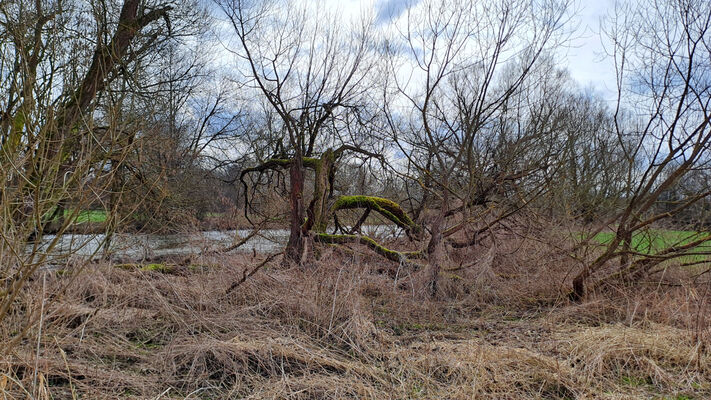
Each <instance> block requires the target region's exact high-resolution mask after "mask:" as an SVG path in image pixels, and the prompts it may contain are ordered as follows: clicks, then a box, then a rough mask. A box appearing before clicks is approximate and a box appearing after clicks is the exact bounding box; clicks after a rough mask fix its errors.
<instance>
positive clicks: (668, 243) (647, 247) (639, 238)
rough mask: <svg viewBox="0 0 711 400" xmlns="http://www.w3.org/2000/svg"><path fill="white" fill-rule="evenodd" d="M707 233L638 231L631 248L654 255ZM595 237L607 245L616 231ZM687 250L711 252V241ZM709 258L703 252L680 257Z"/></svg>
mask: <svg viewBox="0 0 711 400" xmlns="http://www.w3.org/2000/svg"><path fill="white" fill-rule="evenodd" d="M706 234H707V233H705V232H694V231H676V230H661V229H650V230H648V231H644V232H637V233H636V234H634V235H633V236H632V243H631V249H632V250H633V251H635V252H637V253H642V254H649V255H654V254H657V253H659V252H660V251H663V250H665V249H668V248H670V247H675V246H684V245H686V244H689V243H691V242H693V241H695V240H698V239H699V238H700V237H701V236H702V235H706ZM594 239H595V241H596V242H598V243H600V244H601V245H607V244H609V243H611V242H612V241H613V240H614V239H615V233H614V232H600V233H598V234H597V235H595V238H594ZM687 252H689V253H697V252H711V241H707V242H704V243H701V244H700V245H699V246H697V247H696V248H692V249H689V250H688V251H687ZM709 259H711V258H710V257H709V256H707V255H702V254H690V255H687V256H681V257H679V258H678V260H679V261H680V262H682V263H687V262H699V261H706V260H709Z"/></svg>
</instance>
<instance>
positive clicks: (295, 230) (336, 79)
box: [218, 0, 412, 263]
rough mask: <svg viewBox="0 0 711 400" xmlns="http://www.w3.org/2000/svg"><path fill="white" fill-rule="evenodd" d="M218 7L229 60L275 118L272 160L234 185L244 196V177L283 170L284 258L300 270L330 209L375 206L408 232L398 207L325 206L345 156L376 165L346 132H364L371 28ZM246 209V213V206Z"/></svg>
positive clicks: (299, 13)
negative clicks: (307, 189)
mask: <svg viewBox="0 0 711 400" xmlns="http://www.w3.org/2000/svg"><path fill="white" fill-rule="evenodd" d="M218 4H219V6H220V7H221V9H222V10H223V12H224V13H225V15H226V16H227V17H228V19H229V21H230V22H231V25H232V28H233V31H234V34H235V36H236V37H237V41H238V42H239V48H238V50H235V52H234V53H235V55H236V56H237V57H238V59H239V60H241V61H243V62H244V65H245V67H246V69H247V71H249V72H248V74H247V75H248V78H249V84H250V85H251V86H252V88H253V89H255V90H256V91H257V93H259V95H260V96H261V98H263V99H264V100H265V103H266V104H267V106H268V108H269V109H270V111H271V112H270V113H267V115H270V114H271V113H273V114H275V115H276V116H277V118H275V119H272V118H267V121H268V123H269V131H270V132H271V133H270V134H269V135H270V136H272V137H273V139H272V140H270V141H269V143H270V144H271V145H272V146H274V148H273V150H272V152H271V154H269V155H268V157H267V158H266V159H264V160H258V161H259V162H260V164H259V165H257V166H254V167H251V168H248V169H245V170H243V171H242V173H241V177H240V179H241V180H242V182H243V183H244V185H245V193H246V192H247V187H246V186H247V183H246V181H245V177H246V176H247V175H250V174H255V173H256V174H259V175H260V176H261V174H262V173H265V172H270V171H280V170H285V169H288V170H289V185H290V189H289V208H290V236H289V242H288V245H287V249H286V253H285V255H286V258H287V259H289V260H291V261H294V262H297V263H301V262H302V260H303V258H304V255H305V254H306V252H305V240H306V238H307V237H308V235H309V232H310V231H311V230H314V231H315V232H317V233H321V234H322V233H324V232H325V230H326V227H327V224H328V220H329V219H330V218H331V217H332V216H333V215H334V212H335V211H334V209H333V207H336V208H347V207H351V208H353V207H359V208H372V207H374V206H375V205H376V203H378V204H379V205H378V207H377V208H376V209H377V210H380V211H382V213H383V214H384V215H386V216H388V218H390V219H391V220H393V221H398V222H400V223H401V224H402V225H406V226H407V228H408V229H409V228H411V225H412V224H411V221H409V218H408V220H407V221H403V220H402V219H401V218H398V216H396V213H393V211H394V210H395V208H396V209H397V211H398V212H401V211H402V210H400V208H399V206H397V205H394V206H393V205H392V204H390V202H385V201H381V200H383V199H374V198H369V199H368V200H367V201H368V202H369V203H368V204H361V203H362V202H359V201H356V200H355V199H353V198H349V199H348V198H344V199H340V201H338V200H337V201H336V202H334V206H330V205H329V198H330V197H331V196H332V194H333V193H332V187H333V186H332V183H333V179H334V176H335V169H336V165H337V163H338V162H339V160H341V159H342V158H343V157H345V156H346V154H360V155H361V156H363V157H367V158H378V157H380V156H379V155H378V154H377V153H376V152H375V151H372V150H370V149H368V147H367V146H364V145H363V144H364V143H367V142H368V139H367V138H364V137H363V135H362V134H359V132H361V133H362V131H359V130H358V129H354V128H353V126H354V125H357V126H364V125H367V123H365V124H364V119H366V120H367V119H368V117H367V116H365V114H364V112H363V110H364V108H363V105H364V103H365V102H366V96H365V95H366V92H367V91H368V90H369V86H368V85H369V83H370V82H369V80H368V74H369V73H370V72H371V70H372V65H373V62H374V61H373V60H374V58H373V52H372V51H371V47H372V44H373V43H372V38H371V29H372V26H371V23H369V22H367V21H361V23H360V25H357V26H355V27H354V28H353V29H342V27H339V26H338V22H337V20H336V18H335V17H331V18H330V19H328V18H327V19H325V20H324V19H315V18H313V15H314V13H315V10H314V9H313V8H311V7H310V6H308V5H305V6H304V7H301V8H299V7H294V6H293V5H291V4H288V3H284V2H264V3H253V2H245V1H239V0H236V1H218ZM366 122H367V121H366ZM306 170H312V171H314V188H313V195H312V198H311V200H310V202H309V203H308V206H307V205H306V202H305V200H304V184H305V181H306V174H305V171H306ZM246 205H247V207H249V202H248V201H247V204H246ZM386 208H389V210H386ZM399 215H401V214H399ZM401 216H402V215H401ZM318 238H321V239H322V240H335V239H334V238H332V237H331V238H326V236H317V237H316V239H318ZM342 239H343V238H341V239H339V240H342Z"/></svg>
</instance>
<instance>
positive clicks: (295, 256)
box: [285, 157, 304, 265]
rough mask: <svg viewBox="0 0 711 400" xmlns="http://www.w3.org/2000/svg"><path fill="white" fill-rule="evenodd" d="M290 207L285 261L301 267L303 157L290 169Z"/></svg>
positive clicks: (302, 251) (293, 163) (302, 250)
mask: <svg viewBox="0 0 711 400" xmlns="http://www.w3.org/2000/svg"><path fill="white" fill-rule="evenodd" d="M289 185H290V191H289V207H290V209H291V221H290V232H289V242H288V243H287V245H286V251H285V260H288V261H291V262H294V263H296V264H298V265H301V262H302V259H303V255H304V232H303V230H302V224H303V222H304V163H303V160H302V159H301V157H294V158H293V160H292V162H291V166H290V167H289Z"/></svg>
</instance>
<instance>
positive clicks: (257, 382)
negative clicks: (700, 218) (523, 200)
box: [0, 248, 711, 400]
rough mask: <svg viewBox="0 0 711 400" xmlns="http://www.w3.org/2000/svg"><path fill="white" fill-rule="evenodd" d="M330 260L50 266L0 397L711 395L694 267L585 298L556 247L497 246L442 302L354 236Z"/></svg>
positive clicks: (448, 283)
mask: <svg viewBox="0 0 711 400" xmlns="http://www.w3.org/2000/svg"><path fill="white" fill-rule="evenodd" d="M320 256H321V258H320V261H314V262H312V263H310V264H309V265H308V266H307V268H305V269H299V268H284V267H282V266H281V264H280V263H279V260H278V259H275V260H273V261H272V262H268V263H266V264H264V265H262V261H263V260H264V257H263V256H260V255H256V256H254V255H249V254H230V255H219V256H217V255H213V256H210V257H195V259H193V260H192V264H190V265H182V266H175V267H174V268H171V269H169V270H167V269H159V268H155V269H151V268H138V267H136V268H127V269H122V268H116V267H115V266H113V265H96V264H95V265H91V266H89V267H87V268H85V269H84V270H82V271H78V272H75V273H72V272H71V271H65V272H63V273H56V272H47V273H46V275H44V276H41V275H40V276H38V277H36V279H35V280H34V281H33V282H31V283H30V284H29V285H28V287H27V289H26V290H25V292H24V294H23V297H22V298H21V299H19V303H21V304H23V305H24V306H23V307H21V308H19V309H20V310H24V311H18V313H17V314H16V315H14V316H13V317H12V318H8V319H7V320H6V321H5V323H4V325H3V326H2V327H0V329H3V331H4V332H3V334H7V336H5V337H11V336H12V332H11V331H12V330H13V329H17V327H18V326H21V321H22V320H23V313H28V312H31V311H32V310H40V309H41V308H42V307H41V303H42V298H43V297H44V298H45V299H49V298H51V299H52V301H51V302H47V303H46V304H45V308H44V309H42V321H43V324H42V325H41V326H42V330H41V332H40V331H39V330H38V328H35V331H34V332H32V333H31V334H30V335H29V337H30V339H31V340H30V341H28V342H25V343H21V344H20V345H19V346H18V347H17V348H15V349H14V351H13V352H12V355H11V356H9V357H6V358H5V359H4V362H5V364H4V365H3V367H2V369H1V370H2V371H3V372H4V373H6V374H7V373H9V375H11V376H12V378H13V379H15V380H16V382H13V381H12V380H9V379H5V380H0V383H1V385H0V393H6V394H7V393H9V394H13V395H14V396H17V397H16V398H24V397H23V396H24V395H23V394H22V390H23V389H22V388H23V387H27V388H29V387H30V386H31V382H32V381H33V379H35V378H34V377H35V376H37V377H38V378H36V379H37V380H38V382H39V384H38V385H39V386H40V387H41V393H45V394H46V395H44V396H45V397H38V398H136V399H138V398H141V399H146V398H161V399H183V398H193V399H195V398H203V399H213V398H235V399H237V398H254V399H256V398H260V399H268V398H297V399H298V398H302V399H314V398H324V399H326V398H329V399H331V398H359V399H360V398H371V399H417V398H420V399H434V398H449V399H469V398H492V399H538V398H545V399H598V398H607V399H626V398H633V399H636V398H644V399H648V398H655V399H678V400H680V399H691V398H695V399H702V398H709V397H710V396H711V358H710V354H709V349H708V347H704V345H703V344H704V343H707V341H708V336H704V335H708V331H707V330H705V329H706V326H707V325H700V324H699V316H703V315H708V314H707V312H708V304H700V303H698V302H695V300H694V299H698V298H699V296H698V293H699V288H698V287H697V286H695V284H694V283H693V282H692V281H689V280H688V278H687V277H683V276H667V277H665V280H664V282H657V283H656V284H655V285H651V284H650V285H647V286H643V287H640V288H637V289H635V290H634V291H620V292H616V293H607V294H604V295H602V294H601V295H596V296H591V298H589V299H588V300H587V301H586V302H585V303H582V304H574V303H570V302H568V300H567V299H566V297H565V296H563V295H562V293H563V291H562V285H564V283H565V282H564V280H565V273H566V270H567V267H566V265H565V264H564V263H561V262H556V260H555V259H554V258H552V257H551V256H550V255H547V256H546V257H547V258H548V260H549V261H550V263H549V264H548V265H545V267H544V266H543V264H522V265H516V264H514V263H512V262H511V259H507V258H506V257H507V256H506V255H505V254H504V255H500V256H495V257H493V259H492V257H487V254H483V255H479V256H480V257H479V259H480V260H481V263H479V264H478V265H476V266H475V267H471V268H469V269H464V270H460V271H456V272H448V273H446V274H443V275H442V283H441V293H440V297H439V298H437V299H428V298H426V297H424V296H423V295H422V290H423V288H422V285H421V284H420V282H421V281H423V279H421V278H422V277H421V276H420V275H421V274H422V271H410V270H404V269H402V270H401V269H399V267H398V266H397V265H388V264H385V263H384V262H383V260H382V259H380V258H378V257H377V256H372V255H369V254H368V253H367V252H363V253H361V252H358V251H356V252H350V251H345V250H344V249H340V248H327V249H325V250H323V251H322V252H321V254H320ZM256 268H259V269H256ZM544 277H547V279H544ZM69 280H73V282H72V285H71V290H69V291H66V290H64V287H65V284H66V283H68V282H69ZM682 282H683V283H684V287H682V286H678V284H679V283H682ZM661 283H663V284H661ZM42 293H45V295H44V296H43V295H42ZM694 293H696V295H695V294H694ZM704 324H705V322H704ZM700 326H702V328H701V329H699V327H700ZM37 349H39V355H38V356H37Z"/></svg>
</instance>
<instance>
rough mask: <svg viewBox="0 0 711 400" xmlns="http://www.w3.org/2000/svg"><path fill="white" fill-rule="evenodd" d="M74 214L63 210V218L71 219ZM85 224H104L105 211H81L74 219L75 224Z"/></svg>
mask: <svg viewBox="0 0 711 400" xmlns="http://www.w3.org/2000/svg"><path fill="white" fill-rule="evenodd" d="M73 213H74V212H73V211H72V210H64V218H71V216H72V214H73ZM86 222H106V211H105V210H81V211H79V213H78V214H77V216H76V218H75V219H74V223H75V224H83V223H86Z"/></svg>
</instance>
